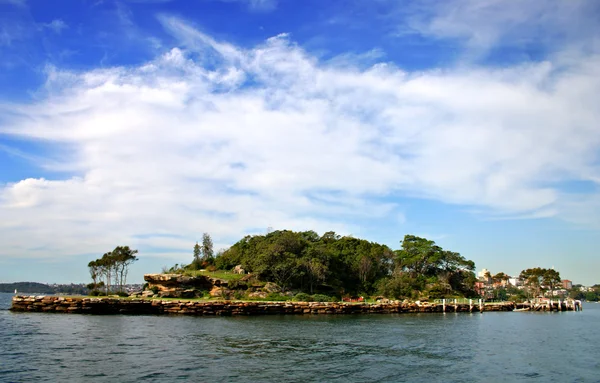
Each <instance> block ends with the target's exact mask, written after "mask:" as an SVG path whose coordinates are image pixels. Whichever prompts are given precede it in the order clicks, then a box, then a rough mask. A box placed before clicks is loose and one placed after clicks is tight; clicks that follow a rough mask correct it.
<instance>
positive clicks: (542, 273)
mask: <svg viewBox="0 0 600 383" xmlns="http://www.w3.org/2000/svg"><path fill="white" fill-rule="evenodd" d="M520 278H522V279H523V280H525V284H526V285H527V286H528V287H529V289H530V292H531V293H532V294H533V295H536V296H537V295H540V294H541V293H542V292H544V291H545V290H546V289H548V290H550V291H554V289H555V288H556V287H557V286H558V285H560V283H561V278H560V274H559V272H558V271H556V270H554V269H542V268H540V267H535V268H533V269H527V270H523V271H521V274H520Z"/></svg>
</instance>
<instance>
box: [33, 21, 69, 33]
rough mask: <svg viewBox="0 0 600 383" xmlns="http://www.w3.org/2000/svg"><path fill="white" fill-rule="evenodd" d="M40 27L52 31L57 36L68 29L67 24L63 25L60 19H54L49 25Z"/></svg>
mask: <svg viewBox="0 0 600 383" xmlns="http://www.w3.org/2000/svg"><path fill="white" fill-rule="evenodd" d="M40 25H41V27H42V28H46V29H49V30H51V31H53V32H54V33H56V34H57V35H59V34H60V33H61V32H62V31H63V30H64V29H68V28H69V26H68V25H67V23H65V22H64V21H62V20H61V19H54V20H52V21H51V22H49V23H42V24H40Z"/></svg>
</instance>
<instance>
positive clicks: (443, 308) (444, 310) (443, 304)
mask: <svg viewBox="0 0 600 383" xmlns="http://www.w3.org/2000/svg"><path fill="white" fill-rule="evenodd" d="M442 312H446V298H444V299H442Z"/></svg>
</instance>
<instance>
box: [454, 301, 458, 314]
mask: <svg viewBox="0 0 600 383" xmlns="http://www.w3.org/2000/svg"><path fill="white" fill-rule="evenodd" d="M454 312H455V313H457V312H458V300H457V299H456V298H455V299H454Z"/></svg>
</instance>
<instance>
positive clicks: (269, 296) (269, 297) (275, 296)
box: [265, 293, 289, 301]
mask: <svg viewBox="0 0 600 383" xmlns="http://www.w3.org/2000/svg"><path fill="white" fill-rule="evenodd" d="M265 299H266V300H268V301H287V300H288V299H289V297H286V296H285V295H281V294H279V293H269V294H267V296H266V298H265Z"/></svg>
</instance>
